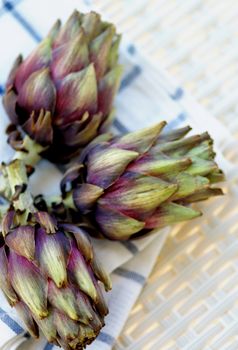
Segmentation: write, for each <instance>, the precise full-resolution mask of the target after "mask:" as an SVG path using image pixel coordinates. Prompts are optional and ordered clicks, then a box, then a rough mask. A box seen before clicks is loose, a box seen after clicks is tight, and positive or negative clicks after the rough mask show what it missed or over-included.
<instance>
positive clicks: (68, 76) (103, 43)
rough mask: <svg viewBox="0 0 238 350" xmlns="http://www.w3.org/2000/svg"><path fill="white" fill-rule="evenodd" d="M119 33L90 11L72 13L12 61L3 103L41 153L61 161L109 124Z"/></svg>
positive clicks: (116, 77)
mask: <svg viewBox="0 0 238 350" xmlns="http://www.w3.org/2000/svg"><path fill="white" fill-rule="evenodd" d="M119 44H120V35H118V34H116V30H115V27H114V26H113V24H111V23H106V22H103V21H102V20H101V18H100V15H99V14H97V13H95V12H90V13H87V14H81V13H79V12H78V11H74V12H73V14H72V15H71V17H70V18H69V19H68V21H67V22H66V23H65V25H63V26H61V23H60V21H59V20H58V21H57V22H56V23H55V25H54V26H53V28H52V29H51V31H50V32H49V34H48V35H47V37H46V38H45V39H44V40H43V41H42V42H41V43H40V44H39V46H38V47H37V48H36V49H35V50H34V51H33V52H32V53H31V54H30V56H29V57H27V58H26V59H25V60H23V59H22V57H21V56H19V57H18V58H17V60H16V61H15V63H14V66H13V68H12V70H11V72H10V75H9V77H8V81H7V84H6V93H5V96H4V97H3V104H4V107H5V110H6V112H7V114H8V116H9V117H10V119H11V122H12V123H13V124H15V125H20V126H21V127H22V129H23V130H24V131H25V132H26V133H27V134H28V135H29V136H30V137H31V138H32V139H34V140H35V141H36V142H37V143H39V144H41V145H43V146H45V147H47V148H48V149H47V151H46V152H45V153H44V155H45V156H46V157H48V158H50V159H51V160H52V161H54V162H62V161H65V160H67V159H69V158H70V157H72V156H73V155H74V154H76V153H77V152H78V151H79V149H80V148H82V147H84V146H85V145H87V144H88V143H89V142H90V141H91V140H92V139H93V138H94V137H95V136H97V135H98V134H100V133H102V132H105V130H106V129H107V128H108V126H109V125H110V124H111V122H112V120H113V99H114V96H115V94H116V92H117V89H118V86H119V83H120V77H121V73H122V67H121V66H120V65H119V64H118V48H119Z"/></svg>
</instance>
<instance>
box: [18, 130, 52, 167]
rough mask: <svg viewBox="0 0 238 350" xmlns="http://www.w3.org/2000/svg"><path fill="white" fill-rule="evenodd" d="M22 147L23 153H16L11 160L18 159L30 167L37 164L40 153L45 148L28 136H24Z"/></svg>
mask: <svg viewBox="0 0 238 350" xmlns="http://www.w3.org/2000/svg"><path fill="white" fill-rule="evenodd" d="M22 145H23V149H24V151H16V153H15V155H14V158H13V159H20V160H22V161H23V162H24V163H25V164H27V165H30V166H32V167H34V166H35V165H36V164H37V163H39V161H40V160H41V155H40V154H41V152H43V151H44V150H45V149H46V148H47V147H43V146H41V145H40V144H38V143H36V142H35V141H34V140H32V139H31V138H30V137H29V136H28V135H25V137H24V139H23V143H22Z"/></svg>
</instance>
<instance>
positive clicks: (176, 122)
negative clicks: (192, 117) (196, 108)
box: [166, 113, 187, 130]
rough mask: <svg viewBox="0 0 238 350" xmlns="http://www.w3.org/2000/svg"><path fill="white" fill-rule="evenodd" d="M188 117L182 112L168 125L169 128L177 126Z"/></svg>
mask: <svg viewBox="0 0 238 350" xmlns="http://www.w3.org/2000/svg"><path fill="white" fill-rule="evenodd" d="M186 119H187V114H186V113H180V114H179V115H178V116H177V117H176V118H174V119H173V120H172V121H171V122H170V123H168V125H167V127H166V128H167V130H170V129H174V128H177V127H178V126H179V124H181V123H182V122H184V121H185V120H186Z"/></svg>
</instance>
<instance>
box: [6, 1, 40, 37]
mask: <svg viewBox="0 0 238 350" xmlns="http://www.w3.org/2000/svg"><path fill="white" fill-rule="evenodd" d="M4 7H5V9H6V10H8V11H10V12H11V14H12V15H13V16H14V18H15V19H16V20H17V21H18V22H19V23H20V24H21V25H22V26H23V27H24V28H25V29H26V30H27V31H28V33H29V34H30V35H31V36H32V37H33V38H34V39H35V40H36V41H38V42H39V41H41V40H42V38H41V36H40V35H39V33H37V31H36V30H35V29H34V28H33V26H32V25H31V24H30V23H29V22H28V21H27V20H26V19H25V18H24V17H23V16H22V15H21V14H20V13H19V12H18V11H17V10H16V9H15V8H14V5H13V4H12V3H11V2H9V1H5V2H4Z"/></svg>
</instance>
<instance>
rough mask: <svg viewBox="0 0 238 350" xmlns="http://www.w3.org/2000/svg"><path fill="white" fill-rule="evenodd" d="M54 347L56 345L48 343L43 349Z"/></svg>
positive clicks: (47, 349) (48, 349)
mask: <svg viewBox="0 0 238 350" xmlns="http://www.w3.org/2000/svg"><path fill="white" fill-rule="evenodd" d="M53 347H54V345H53V344H50V343H47V344H46V346H45V347H44V349H43V350H51V349H53Z"/></svg>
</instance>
